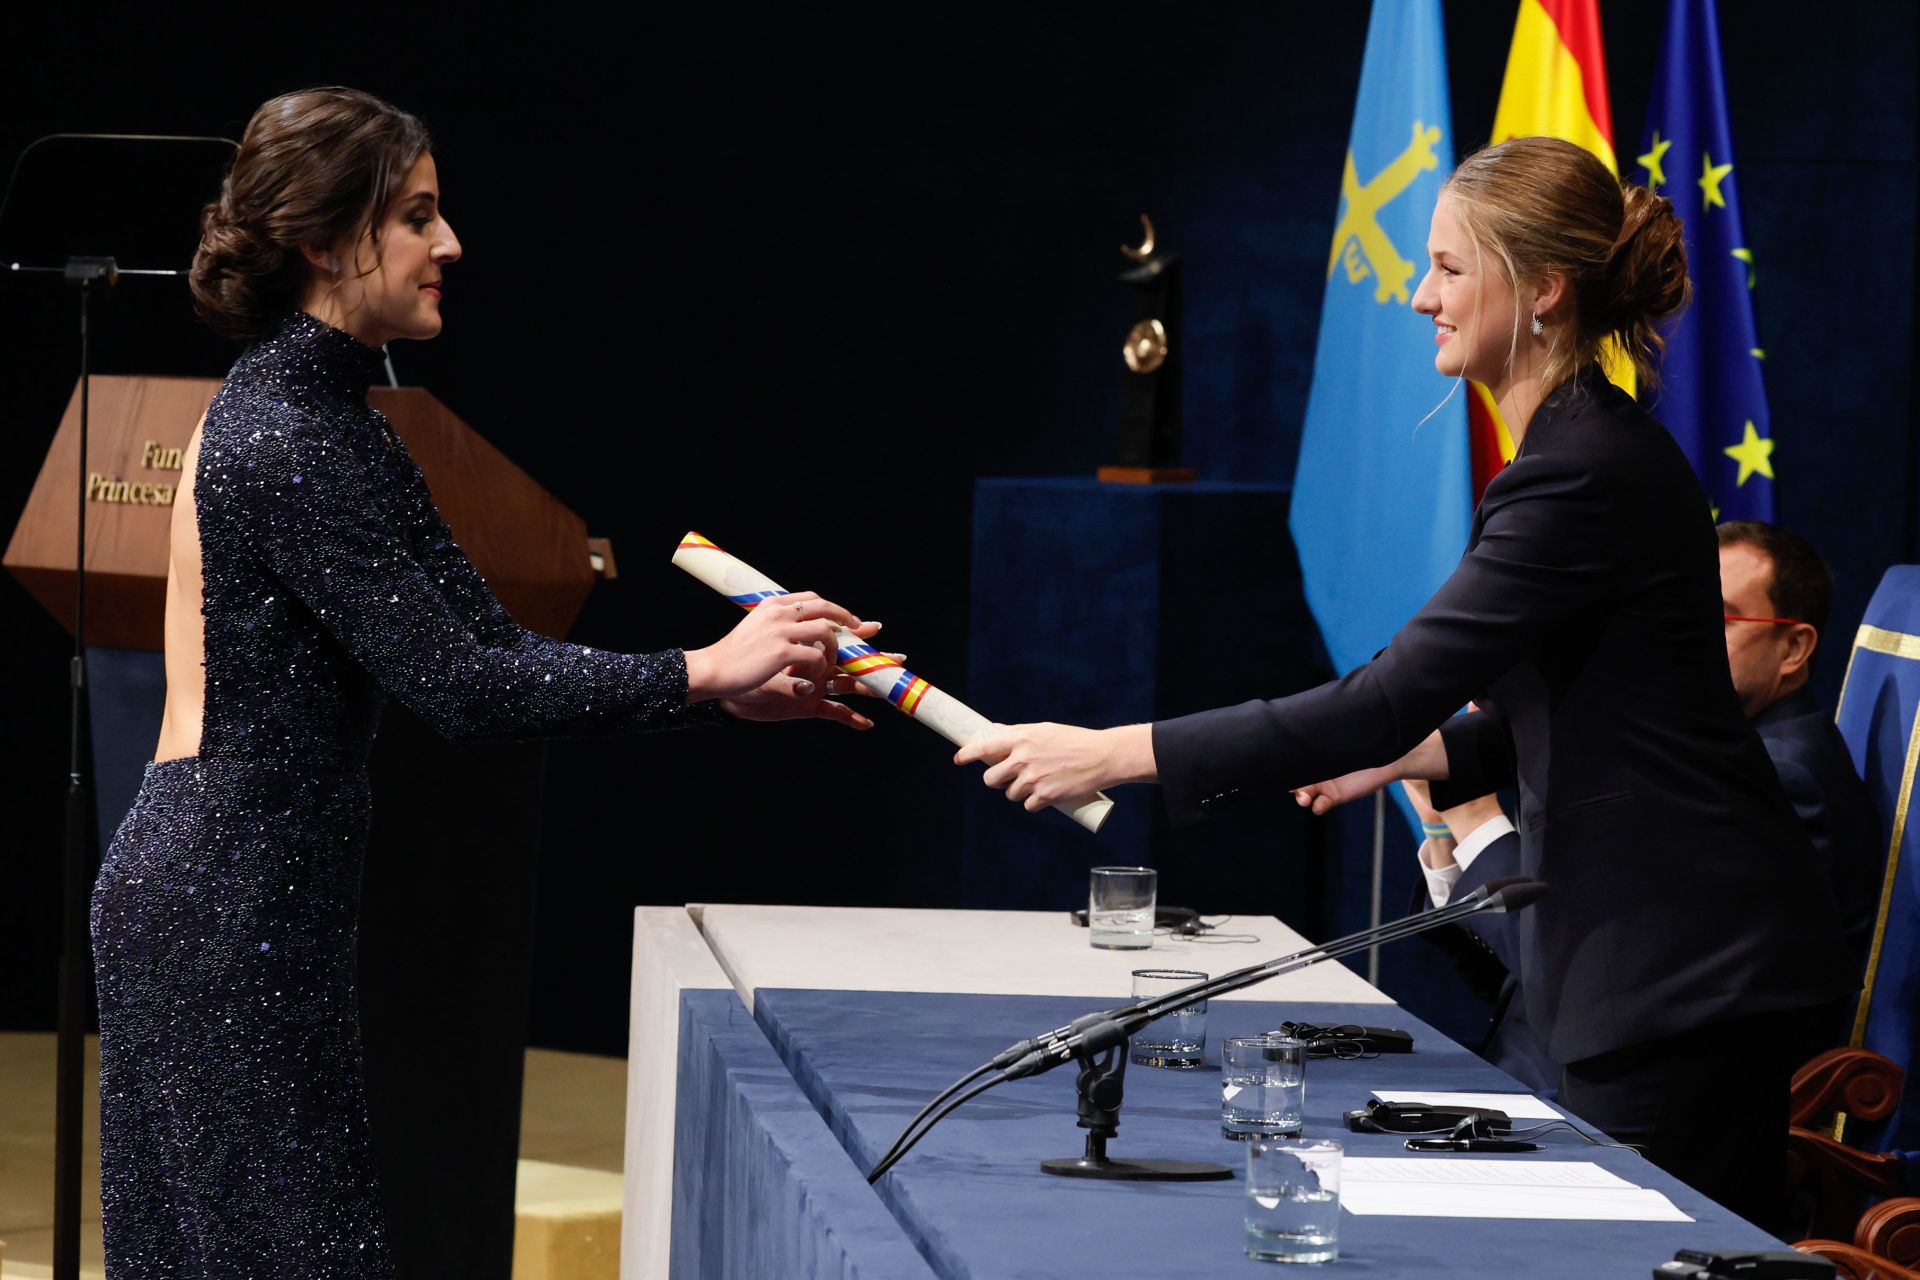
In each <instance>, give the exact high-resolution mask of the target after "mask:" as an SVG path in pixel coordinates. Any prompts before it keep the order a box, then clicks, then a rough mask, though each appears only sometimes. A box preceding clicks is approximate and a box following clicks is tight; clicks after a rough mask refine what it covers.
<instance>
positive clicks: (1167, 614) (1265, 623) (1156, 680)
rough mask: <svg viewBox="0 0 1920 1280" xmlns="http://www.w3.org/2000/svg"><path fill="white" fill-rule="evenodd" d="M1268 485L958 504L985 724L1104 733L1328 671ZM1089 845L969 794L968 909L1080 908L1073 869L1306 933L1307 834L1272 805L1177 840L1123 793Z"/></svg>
mask: <svg viewBox="0 0 1920 1280" xmlns="http://www.w3.org/2000/svg"><path fill="white" fill-rule="evenodd" d="M1288 497H1289V491H1288V489H1287V488H1286V487H1284V486H1280V485H1267V484H1231V483H1208V484H1187V485H1121V484H1101V483H1100V482H1098V481H1095V480H1091V479H1087V480H1080V479H1059V478H1014V479H995V480H981V481H978V482H977V483H976V485H975V488H974V517H973V595H972V618H973V624H972V631H971V647H970V666H969V672H968V676H969V679H968V682H967V688H968V689H969V690H971V691H974V692H975V695H976V696H975V697H974V699H973V701H974V705H975V706H977V707H978V708H979V710H980V711H982V712H983V713H984V714H986V715H989V716H993V717H995V718H997V719H1001V720H1006V721H1013V720H1020V721H1036V720H1059V721H1065V722H1069V723H1073V724H1082V725H1090V726H1095V727H1104V726H1107V725H1115V724H1127V723H1133V722H1137V721H1143V720H1152V719H1160V718H1165V717H1168V716H1174V715H1180V714H1183V713H1185V712H1189V711H1199V710H1204V709H1206V708H1208V707H1216V706H1224V705H1227V704H1230V703H1234V702H1241V701H1244V700H1246V699H1248V698H1272V697H1277V696H1279V695H1281V694H1285V693H1290V692H1293V691H1294V690H1297V689H1302V688H1306V687H1308V686H1310V685H1313V684H1316V683H1318V682H1320V681H1321V680H1324V679H1326V678H1327V677H1328V676H1329V675H1330V674H1331V673H1330V671H1329V669H1328V667H1327V661H1326V657H1325V655H1324V653H1323V652H1322V651H1321V648H1320V642H1319V633H1318V631H1317V629H1316V628H1315V627H1314V624H1313V619H1312V616H1311V614H1310V613H1309V612H1308V610H1307V605H1306V601H1305V599H1304V598H1303V597H1302V595H1301V591H1300V570H1299V565H1298V563H1297V562H1296V559H1295V555H1294V550H1293V541H1292V538H1291V537H1290V535H1289V534H1288V532H1287V508H1288ZM1115 799H1116V800H1117V801H1118V803H1117V805H1116V806H1115V808H1114V811H1113V814H1112V816H1111V817H1110V818H1109V819H1108V821H1107V825H1106V827H1105V829H1104V830H1102V831H1101V832H1100V834H1098V835H1090V834H1088V833H1087V832H1086V831H1084V830H1082V829H1081V828H1080V827H1078V826H1076V825H1074V824H1073V823H1072V822H1071V821H1070V820H1068V819H1067V818H1065V817H1063V816H1061V815H1060V814H1057V813H1052V812H1049V813H1042V814H1028V813H1026V812H1024V811H1023V810H1021V809H1020V807H1019V806H1017V805H1014V804H1010V803H1009V802H1007V801H1006V800H1005V799H1004V798H1003V797H1001V796H1000V795H998V794H997V793H993V792H989V791H986V790H985V789H984V788H982V789H980V790H979V791H978V792H977V793H976V794H974V795H973V796H971V797H970V799H969V800H968V804H967V811H966V832H965V838H964V842H963V847H962V851H961V880H962V893H963V899H962V900H963V901H964V902H965V903H966V904H967V905H969V906H977V907H1000V908H1012V909H1047V908H1056V907H1057V908H1059V909H1062V910H1066V909H1070V908H1072V907H1075V906H1085V905H1086V895H1087V868H1088V867H1091V866H1098V865H1102V864H1133V865H1145V866H1155V867H1158V868H1159V869H1160V873H1161V886H1160V901H1161V902H1162V903H1174V904H1178V905H1181V906H1190V907H1194V908H1197V909H1199V910H1202V911H1207V912H1216V911H1231V912H1243V913H1245V912H1259V913H1262V914H1275V913H1277V914H1280V915H1283V916H1285V917H1286V918H1287V919H1289V920H1291V921H1293V922H1294V923H1295V924H1296V925H1305V924H1308V923H1311V920H1312V917H1313V916H1314V915H1315V913H1314V911H1313V910H1312V907H1313V906H1314V905H1315V904H1317V902H1318V899H1319V890H1318V885H1319V881H1318V869H1319V866H1320V864H1321V862H1322V859H1321V858H1319V857H1317V856H1314V855H1315V854H1316V853H1317V850H1318V844H1319V836H1318V834H1317V833H1314V832H1312V831H1310V829H1309V825H1308V823H1307V821H1306V819H1305V817H1304V815H1303V814H1302V813H1301V812H1300V811H1299V810H1298V809H1297V808H1295V807H1294V806H1293V805H1292V804H1291V803H1282V801H1284V797H1274V798H1272V799H1271V801H1270V802H1267V803H1261V804H1251V805H1247V806H1245V807H1244V809H1243V811H1242V812H1240V813H1237V814H1235V815H1234V816H1233V817H1232V818H1231V819H1230V820H1216V821H1213V822H1209V823H1207V824H1205V825H1204V826H1203V827H1201V828H1198V829H1196V830H1194V831H1192V832H1181V833H1178V834H1177V835H1176V834H1175V833H1173V832H1171V831H1170V830H1169V829H1168V826H1167V822H1166V817H1165V814H1164V812H1163V810H1162V807H1161V804H1160V800H1159V796H1158V795H1157V794H1156V793H1155V792H1154V791H1152V790H1150V789H1146V788H1133V789H1122V790H1121V792H1120V794H1118V795H1117V796H1116V797H1115Z"/></svg>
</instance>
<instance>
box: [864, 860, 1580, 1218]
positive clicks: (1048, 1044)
mask: <svg viewBox="0 0 1920 1280" xmlns="http://www.w3.org/2000/svg"><path fill="white" fill-rule="evenodd" d="M1546 892H1547V886H1546V885H1545V884H1542V883H1541V882H1540V881H1538V880H1530V879H1528V878H1527V877H1525V876H1507V877H1503V878H1501V879H1499V880H1490V881H1488V882H1487V883H1486V884H1484V885H1481V886H1480V887H1479V888H1478V889H1475V890H1474V891H1473V892H1472V893H1469V894H1467V895H1466V896H1465V897H1463V898H1461V899H1459V900H1458V901H1456V902H1451V903H1448V904H1447V905H1446V906H1444V907H1441V908H1439V909H1438V910H1436V911H1423V912H1420V913H1419V914H1417V915H1411V916H1407V917H1405V918H1404V919H1400V920H1395V921H1393V922H1391V923H1389V924H1384V925H1380V926H1377V927H1375V928H1372V929H1363V930H1361V931H1360V932H1359V933H1353V934H1349V935H1347V936H1346V937H1344V938H1339V939H1336V940H1334V941H1333V942H1328V943H1323V944H1322V945H1320V946H1317V947H1307V948H1305V949H1303V950H1300V951H1296V952H1294V953H1292V954H1291V955H1285V956H1281V957H1279V958H1278V959H1274V960H1268V961H1266V962H1264V963H1262V964H1255V965H1248V966H1247V967H1246V968H1244V969H1236V970H1234V971H1233V972H1232V973H1225V974H1221V975H1220V976H1219V977H1217V978H1208V979H1206V980H1204V981H1201V982H1195V983H1192V984H1191V985H1189V986H1185V987H1182V988H1180V989H1179V990H1177V991H1170V992H1167V993H1166V994H1165V995H1159V996H1151V997H1148V998H1146V999H1142V1000H1135V1001H1133V1002H1132V1003H1129V1004H1123V1005H1120V1006H1117V1007H1115V1008H1112V1009H1107V1010H1104V1011H1102V1012H1099V1013H1089V1014H1085V1015H1083V1016H1081V1017H1078V1018H1075V1019H1074V1020H1073V1021H1072V1022H1069V1023H1066V1024H1065V1025H1063V1026H1059V1027H1055V1028H1054V1029H1053V1030H1051V1031H1049V1032H1046V1033H1045V1034H1044V1035H1039V1036H1033V1037H1030V1038H1028V1039H1026V1040H1021V1041H1018V1042H1016V1043H1014V1044H1011V1045H1009V1046H1007V1047H1006V1048H1005V1049H1002V1050H1001V1051H1000V1052H999V1053H997V1054H995V1055H994V1056H993V1057H992V1058H990V1059H988V1060H987V1061H986V1062H984V1063H982V1064H981V1065H980V1066H978V1067H975V1068H974V1069H973V1070H972V1071H970V1072H968V1073H967V1074H966V1075H964V1076H962V1077H961V1078H960V1079H958V1080H956V1081H954V1082H953V1084H951V1085H949V1086H948V1087H947V1088H946V1089H945V1090H944V1091H942V1092H941V1093H940V1094H939V1095H938V1096H937V1097H935V1098H934V1099H933V1100H932V1101H931V1102H929V1103H928V1104H927V1105H926V1106H925V1107H923V1108H921V1110H920V1113H919V1114H918V1115H916V1116H914V1118H913V1119H912V1120H910V1121H908V1122H907V1126H906V1128H904V1129H902V1130H901V1131H900V1136H899V1137H897V1138H895V1139H894V1140H893V1145H892V1146H891V1147H889V1148H888V1149H887V1151H886V1153H885V1154H884V1155H882V1156H881V1157H880V1159H879V1161H878V1162H877V1163H875V1165H874V1166H873V1170H872V1172H871V1173H869V1174H868V1175H867V1181H868V1182H869V1183H872V1182H877V1181H878V1180H879V1179H880V1177H881V1175H883V1174H885V1173H886V1171H887V1170H889V1169H891V1168H892V1167H893V1166H894V1165H895V1164H897V1163H899V1161H900V1160H901V1158H902V1157H904V1156H905V1155H906V1154H907V1152H909V1151H911V1150H912V1149H913V1147H914V1144H915V1143H917V1142H919V1141H920V1139H921V1138H924V1137H925V1136H926V1135H927V1133H928V1132H929V1131H931V1130H932V1128H933V1127H934V1125H936V1124H938V1123H940V1121H941V1120H943V1119H945V1118H946V1116H947V1115H949V1114H950V1113H951V1112H952V1111H953V1110H954V1109H955V1108H957V1107H959V1106H961V1105H962V1104H963V1103H965V1102H967V1101H968V1100H969V1099H971V1098H973V1097H976V1096H977V1095H979V1094H981V1093H984V1092H986V1091H987V1090H988V1089H991V1088H993V1087H994V1086H995V1085H999V1084H1004V1083H1006V1082H1007V1081H1009V1080H1020V1079H1024V1078H1025V1077H1027V1076H1037V1075H1041V1074H1044V1073H1045V1072H1048V1071H1051V1070H1053V1069H1054V1068H1055V1067H1058V1066H1060V1065H1062V1064H1063V1063H1067V1062H1072V1061H1075V1060H1085V1059H1088V1058H1091V1057H1093V1056H1095V1055H1097V1054H1100V1053H1103V1052H1105V1051H1106V1050H1108V1049H1111V1048H1113V1047H1114V1046H1116V1045H1119V1044H1122V1043H1124V1042H1125V1041H1126V1040H1127V1039H1128V1038H1130V1037H1131V1036H1132V1035H1133V1034H1134V1033H1135V1032H1137V1031H1139V1030H1140V1029H1141V1028H1142V1027H1144V1026H1146V1025H1147V1024H1148V1023H1150V1022H1152V1021H1154V1020H1155V1019H1157V1018H1162V1017H1165V1016H1166V1015H1167V1014H1169V1013H1173V1012H1176V1011H1177V1010H1180V1009H1184V1008H1186V1007H1187V1006H1188V1005H1190V1004H1195V1003H1197V1002H1199V1001H1201V1000H1206V999H1211V998H1212V997H1214V996H1219V995H1224V994H1226V993H1227V992H1229V991H1239V990H1242V989H1243V988H1246V987H1250V986H1253V985H1254V984H1255V983H1259V982H1265V981H1266V980H1267V979H1269V978H1277V977H1280V976H1281V975H1283V974H1288V973H1293V972H1296V971H1298V970H1300V969H1305V968H1308V967H1310V966H1312V965H1316V964H1319V963H1321V962H1322V961H1325V960H1337V959H1339V958H1340V957H1341V956H1346V955H1351V954H1353V953H1354V952H1356V951H1364V950H1366V949H1367V948H1368V947H1373V946H1378V945H1379V944H1381V943H1383V942H1395V941H1398V940H1399V939H1401V938H1409V937H1412V936H1413V935H1414V934H1416V933H1424V932H1426V931H1427V930H1429V929H1437V928H1439V927H1440V926H1442V925H1447V924H1453V923H1456V922H1458V921H1460V920H1463V919H1465V918H1466V917H1468V916H1472V915H1480V914H1483V913H1490V912H1506V911H1518V910H1520V909H1521V908H1523V907H1526V906H1529V905H1531V904H1532V903H1534V902H1537V901H1539V899H1540V898H1541V897H1543V896H1545V894H1546ZM982 1076H987V1077H989V1078H988V1079H986V1080H984V1081H982V1080H981V1077H982ZM976 1082H979V1083H976ZM968 1086H972V1087H971V1088H969V1087H968ZM963 1091H964V1092H963ZM943 1104H944V1105H943ZM936 1109H937V1110H936ZM923 1121H924V1124H923V1123H922V1122H923Z"/></svg>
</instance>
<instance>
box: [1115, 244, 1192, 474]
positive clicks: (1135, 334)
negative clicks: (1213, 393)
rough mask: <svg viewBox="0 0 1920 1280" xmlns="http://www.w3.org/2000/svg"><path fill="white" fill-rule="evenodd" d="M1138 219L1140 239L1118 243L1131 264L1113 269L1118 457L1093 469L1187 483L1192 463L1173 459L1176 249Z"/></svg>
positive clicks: (1176, 450)
mask: <svg viewBox="0 0 1920 1280" xmlns="http://www.w3.org/2000/svg"><path fill="white" fill-rule="evenodd" d="M1140 226H1141V230H1142V233H1143V238H1142V240H1141V242H1140V244H1139V245H1138V246H1137V247H1136V246H1133V245H1122V246H1120V252H1121V253H1123V254H1125V255H1126V256H1127V257H1128V258H1129V259H1131V260H1132V262H1133V264H1134V265H1133V266H1132V267H1130V268H1128V269H1127V270H1126V271H1125V272H1123V273H1122V274H1121V276H1120V282H1121V283H1122V284H1124V285H1126V286H1127V292H1128V295H1129V298H1130V302H1131V313H1132V314H1131V322H1132V327H1131V328H1129V329H1128V330H1127V337H1126V342H1125V344H1124V345H1123V346H1122V347H1121V352H1120V354H1121V358H1122V359H1123V360H1124V361H1125V362H1126V367H1127V372H1126V375H1125V376H1126V380H1127V381H1126V400H1125V402H1124V404H1123V406H1122V408H1121V410H1120V448H1119V456H1118V458H1117V460H1116V461H1115V463H1114V464H1113V465H1111V466H1105V467H1101V468H1100V470H1099V472H1098V473H1097V474H1098V475H1099V478H1100V479H1101V480H1104V481H1108V482H1111V483H1119V484H1165V483H1186V482H1191V481H1192V480H1193V469H1192V468H1191V467H1183V466H1181V465H1180V364H1181V361H1180V344H1181V340H1182V333H1181V321H1180V255H1179V254H1177V253H1166V252H1163V251H1162V250H1161V249H1160V248H1159V246H1158V243H1157V241H1156V239H1155V237H1154V231H1153V220H1152V219H1151V218H1149V217H1148V216H1147V215H1146V214H1144V213H1143V214H1141V215H1140Z"/></svg>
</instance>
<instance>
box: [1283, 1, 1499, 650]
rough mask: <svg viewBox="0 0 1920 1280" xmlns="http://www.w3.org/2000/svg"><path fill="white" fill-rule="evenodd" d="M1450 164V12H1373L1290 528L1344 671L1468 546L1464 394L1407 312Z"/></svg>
mask: <svg viewBox="0 0 1920 1280" xmlns="http://www.w3.org/2000/svg"><path fill="white" fill-rule="evenodd" d="M1452 160H1453V130H1452V118H1451V113H1450V112H1449V110H1448V107H1447V59H1446V49H1445V45H1444V44H1443V42H1442V37H1441V26H1440V0H1375V4H1374V6H1373V16H1372V20H1371V21H1370V23H1369V24H1368V27H1367V49H1366V57H1365V60H1364V62H1363V63H1362V64H1361V68H1360V92H1359V95H1358V97H1357V99H1356V101H1355V103H1354V111H1353V133H1352V135H1351V139H1350V141H1349V144H1348V148H1347V158H1346V164H1345V167H1344V170H1343V172H1342V174H1341V178H1340V211H1339V221H1338V223H1337V224H1336V226H1335V228H1334V233H1333V245H1332V248H1331V250H1330V251H1329V253H1328V255H1327V287H1326V293H1325V295H1324V297H1323V299H1322V302H1321V305H1320V336H1319V344H1318V346H1317V348H1316V349H1315V352H1314V360H1313V387H1312V390H1311V391H1310V392H1309V393H1308V395H1307V416H1306V422H1305V425H1304V426H1303V427H1302V430H1301V435H1300V461H1299V465H1298V467H1297V468H1296V470H1295V473H1294V483H1293V511H1292V517H1291V524H1292V529H1293V538H1294V542H1295V544H1296V546H1297V547H1298V548H1299V551H1300V568H1301V573H1302V575H1303V577H1304V578H1305V585H1306V596H1307V603H1308V604H1309V605H1311V606H1312V608H1313V614H1314V617H1315V618H1316V619H1317V620H1318V621H1319V623H1320V632H1321V635H1322V636H1323V637H1324V638H1325V640H1326V645H1327V652H1328V654H1329V655H1330V656H1331V657H1332V658H1333V663H1334V666H1335V668H1336V669H1338V670H1339V671H1340V672H1341V673H1342V674H1345V673H1346V672H1348V671H1351V670H1352V669H1353V668H1355V667H1357V666H1359V665H1360V664H1362V663H1364V662H1367V661H1368V660H1369V659H1371V658H1372V657H1373V655H1374V653H1375V652H1376V651H1378V650H1379V649H1380V648H1381V647H1382V646H1384V645H1385V644H1386V643H1387V641H1388V640H1389V639H1391V638H1392V637H1393V633H1394V632H1395V631H1397V630H1399V629H1400V627H1401V625H1402V624H1404V623H1405V622H1406V621H1407V619H1408V618H1410V617H1412V616H1413V614H1414V613H1415V612H1416V611H1417V610H1418V609H1419V608H1420V606H1421V605H1423V604H1425V603H1426V601H1427V597H1428V596H1430V595H1432V594H1433V592H1434V590H1435V588H1437V587H1438V586H1439V585H1440V584H1441V583H1442V582H1443V581H1445V580H1446V577H1447V575H1448V574H1449V573H1451V572H1452V571H1453V568H1454V566H1455V565H1456V564H1458V563H1459V560H1460V554H1461V552H1462V551H1464V550H1465V549H1466V545H1467V528H1468V521H1469V519H1470V516H1471V514H1472V503H1471V499H1470V497H1469V496H1468V491H1467V486H1468V481H1469V474H1468V467H1467V450H1466V406H1465V403H1464V397H1462V396H1458V395H1456V396H1454V397H1453V398H1452V400H1451V401H1447V402H1446V403H1445V404H1444V406H1442V402H1443V401H1445V400H1446V398H1447V394H1448V390H1449V387H1448V383H1447V380H1446V379H1445V378H1443V377H1441V376H1440V375H1439V374H1438V373H1436V372H1435V371H1434V367H1433V349H1434V344H1433V324H1432V322H1431V321H1430V320H1428V318H1427V317H1425V316H1422V315H1419V314H1418V313H1416V312H1415V311H1414V310H1413V308H1412V307H1411V306H1409V305H1408V303H1409V302H1410V301H1411V300H1412V297H1413V291H1414V289H1416V288H1417V287H1418V286H1419V283H1420V278H1421V277H1422V276H1423V275H1424V274H1425V272H1426V261H1427V231H1428V224H1429V222H1430V220H1431V219H1432V216H1433V206H1434V202H1435V201H1436V200H1437V199H1438V198H1439V194H1440V184H1441V183H1442V182H1443V181H1444V180H1445V178H1446V176H1447V173H1448V171H1449V170H1450V168H1451V167H1452ZM1436 406H1442V407H1439V408H1437V409H1436ZM1422 419H1425V422H1424V423H1423V422H1422Z"/></svg>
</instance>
